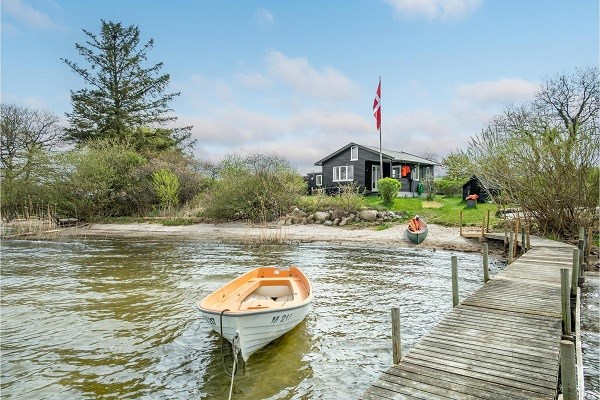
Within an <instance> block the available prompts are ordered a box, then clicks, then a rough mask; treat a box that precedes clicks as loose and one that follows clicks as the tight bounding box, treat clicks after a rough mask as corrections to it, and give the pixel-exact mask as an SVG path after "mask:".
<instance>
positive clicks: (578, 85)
mask: <svg viewBox="0 0 600 400" xmlns="http://www.w3.org/2000/svg"><path fill="white" fill-rule="evenodd" d="M598 101H599V85H598V71H597V69H594V68H591V69H585V70H578V71H577V72H576V73H575V74H574V75H573V76H564V75H562V76H559V77H558V78H556V79H551V80H548V81H547V82H546V83H544V84H543V85H542V87H541V90H540V92H539V93H538V94H537V95H536V98H535V100H534V101H533V102H531V103H529V104H526V105H524V106H521V107H508V108H506V109H505V110H504V112H503V113H502V114H501V115H499V116H497V117H496V118H495V119H494V120H493V121H492V122H491V123H490V124H489V125H488V126H487V127H486V128H485V129H484V130H483V131H482V132H481V133H480V134H479V135H477V136H475V137H474V138H472V139H471V142H470V146H469V149H468V151H467V154H468V155H469V158H470V159H471V160H473V161H474V162H475V163H476V164H477V166H478V169H479V170H480V173H481V174H482V176H483V177H484V178H485V179H486V180H487V181H489V182H491V183H493V184H494V186H497V187H499V188H501V189H502V195H503V197H505V198H506V199H508V201H510V202H512V203H515V204H517V205H519V206H520V207H521V208H522V209H523V211H524V212H526V213H528V214H529V215H531V216H532V217H533V218H534V219H535V220H536V221H537V222H538V225H539V227H540V229H541V231H542V232H543V233H546V234H552V235H556V236H558V237H562V238H570V237H575V236H577V231H578V228H579V227H585V226H591V225H592V224H593V222H594V220H595V218H597V216H596V215H595V210H596V207H597V206H598V198H599V185H598V176H599V173H598V161H599V154H600V142H599V140H598V125H597V120H598V114H599V112H598V110H599V107H598Z"/></svg>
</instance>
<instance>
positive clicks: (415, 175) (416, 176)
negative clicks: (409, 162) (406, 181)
mask: <svg viewBox="0 0 600 400" xmlns="http://www.w3.org/2000/svg"><path fill="white" fill-rule="evenodd" d="M420 170H421V166H420V165H419V164H417V165H415V167H414V168H413V170H412V179H413V181H418V180H419V178H420V176H419V172H420Z"/></svg>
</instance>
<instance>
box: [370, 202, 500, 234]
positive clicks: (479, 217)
mask: <svg viewBox="0 0 600 400" xmlns="http://www.w3.org/2000/svg"><path fill="white" fill-rule="evenodd" d="M434 201H435V202H436V203H439V204H435V207H431V205H432V204H431V202H428V201H426V200H425V199H423V198H418V197H398V198H396V199H394V204H393V205H391V206H389V207H385V208H386V209H388V210H391V211H399V212H403V213H404V214H406V215H407V216H408V217H412V216H414V215H419V216H421V217H423V218H424V219H425V221H427V222H428V223H432V224H438V225H444V226H459V224H460V212H461V211H462V212H463V220H462V224H463V226H481V223H482V221H483V218H484V217H486V218H487V215H488V211H489V212H490V228H491V227H493V226H496V225H498V224H499V223H500V222H501V220H500V219H498V218H497V217H496V210H497V209H498V207H497V206H496V205H495V204H492V203H477V207H475V208H467V203H466V202H465V201H463V200H462V199H461V198H460V197H444V196H436V197H435V199H434ZM365 203H366V205H367V206H368V207H383V204H382V202H381V199H380V198H379V197H378V196H368V197H365ZM424 204H425V205H426V207H423V205H424ZM440 204H441V206H440Z"/></svg>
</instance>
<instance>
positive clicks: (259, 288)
mask: <svg viewBox="0 0 600 400" xmlns="http://www.w3.org/2000/svg"><path fill="white" fill-rule="evenodd" d="M312 300H313V290H312V284H311V283H310V281H309V280H308V278H307V277H306V276H305V275H304V273H302V271H300V269H298V268H297V267H289V268H279V267H259V268H255V269H253V270H251V271H249V272H247V273H245V274H244V275H241V276H240V277H238V278H236V279H234V280H232V281H231V282H229V283H227V284H226V285H225V286H223V287H221V288H219V289H217V290H216V291H214V292H213V293H211V294H209V295H208V296H206V297H205V298H204V299H202V301H201V302H200V303H198V308H199V309H200V312H201V313H202V315H203V317H204V319H205V321H206V322H208V323H209V324H210V325H211V327H212V329H213V330H214V331H215V332H217V333H219V334H222V335H223V337H224V338H225V339H227V340H228V341H229V342H231V343H232V344H233V342H234V337H235V336H236V333H237V334H238V335H239V337H238V345H239V349H240V352H241V355H242V358H243V359H244V361H247V360H248V357H250V355H252V353H254V352H256V351H257V350H259V349H260V348H262V347H264V346H265V345H267V344H268V343H269V342H271V341H273V340H275V339H277V338H278V337H280V336H282V335H284V334H285V333H286V332H288V331H290V330H291V329H293V328H294V327H295V326H296V325H298V324H299V323H300V322H301V321H302V320H303V319H304V317H306V314H307V313H308V310H309V307H310V304H311V302H312ZM221 321H222V326H221Z"/></svg>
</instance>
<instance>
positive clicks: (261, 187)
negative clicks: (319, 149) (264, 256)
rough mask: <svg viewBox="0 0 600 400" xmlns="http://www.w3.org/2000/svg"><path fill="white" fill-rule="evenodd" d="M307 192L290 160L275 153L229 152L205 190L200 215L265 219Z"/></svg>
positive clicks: (271, 217)
mask: <svg viewBox="0 0 600 400" xmlns="http://www.w3.org/2000/svg"><path fill="white" fill-rule="evenodd" d="M305 192H306V183H305V182H304V180H303V179H302V176H300V175H299V174H298V173H296V172H295V171H294V170H293V169H292V168H291V167H290V164H289V162H288V161H287V160H286V159H284V158H282V157H280V156H277V155H274V154H258V153H257V154H251V155H248V156H244V157H242V156H237V155H232V156H229V157H227V158H226V159H225V160H224V161H223V162H222V163H221V166H220V168H219V177H218V179H217V180H216V181H215V182H214V184H213V185H212V186H211V187H210V190H208V191H207V192H206V193H205V196H204V210H203V216H205V217H207V218H212V219H217V220H236V219H250V220H253V221H261V222H266V221H270V220H273V219H275V218H277V217H279V216H280V215H284V214H286V213H287V212H288V211H289V210H290V208H291V207H292V206H293V205H294V204H295V203H296V202H297V200H298V197H299V196H300V195H301V194H303V193H305Z"/></svg>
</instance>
